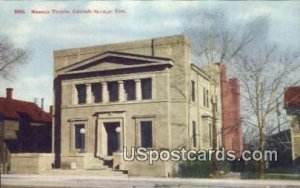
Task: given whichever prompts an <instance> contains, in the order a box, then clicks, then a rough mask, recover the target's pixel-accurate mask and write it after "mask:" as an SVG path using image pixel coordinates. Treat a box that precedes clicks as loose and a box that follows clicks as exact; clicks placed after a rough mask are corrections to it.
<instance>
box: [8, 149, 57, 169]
mask: <svg viewBox="0 0 300 188" xmlns="http://www.w3.org/2000/svg"><path fill="white" fill-rule="evenodd" d="M53 163H54V154H52V153H18V154H12V155H11V167H10V173H12V174H39V173H41V172H43V171H46V170H50V169H52V164H53Z"/></svg>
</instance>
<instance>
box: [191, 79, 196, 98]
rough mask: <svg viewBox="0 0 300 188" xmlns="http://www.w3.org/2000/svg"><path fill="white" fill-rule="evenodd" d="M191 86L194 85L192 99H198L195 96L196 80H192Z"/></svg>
mask: <svg viewBox="0 0 300 188" xmlns="http://www.w3.org/2000/svg"><path fill="white" fill-rule="evenodd" d="M191 85H192V86H191V87H192V101H195V99H196V96H195V81H194V80H192V81H191Z"/></svg>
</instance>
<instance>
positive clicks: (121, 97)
mask: <svg viewBox="0 0 300 188" xmlns="http://www.w3.org/2000/svg"><path fill="white" fill-rule="evenodd" d="M118 84H119V101H125V90H124V82H123V81H118Z"/></svg>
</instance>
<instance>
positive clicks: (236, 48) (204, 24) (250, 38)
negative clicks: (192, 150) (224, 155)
mask: <svg viewBox="0 0 300 188" xmlns="http://www.w3.org/2000/svg"><path fill="white" fill-rule="evenodd" d="M268 23H269V21H268V17H256V18H254V19H253V20H250V21H249V22H246V23H245V22H239V23H238V24H235V23H233V22H230V20H229V18H228V16H227V14H225V12H224V11H223V10H221V9H214V10H209V11H207V10H203V11H202V12H201V13H199V14H198V15H196V16H195V15H188V16H187V19H186V21H184V22H183V28H184V32H185V33H186V34H188V35H189V36H190V37H191V40H192V53H193V61H194V62H195V63H197V64H209V65H208V66H206V68H205V69H206V72H207V73H208V74H209V75H210V77H211V78H212V79H211V82H210V91H211V93H210V99H211V101H210V103H211V105H212V116H213V117H212V129H213V130H212V132H213V142H212V147H213V149H217V134H218V133H217V125H216V119H217V117H216V105H217V95H218V93H217V88H218V87H219V86H220V69H216V66H215V65H214V63H216V62H222V63H226V64H229V62H231V61H232V60H233V59H235V58H236V57H237V56H238V54H239V53H241V52H242V51H243V50H245V48H247V47H248V46H251V44H252V43H256V42H257V41H258V39H263V38H265V36H266V33H267V30H268V29H267V28H268ZM212 165H213V174H214V175H218V166H217V161H216V159H215V156H213V161H212Z"/></svg>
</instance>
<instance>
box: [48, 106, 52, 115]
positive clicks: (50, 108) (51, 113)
mask: <svg viewBox="0 0 300 188" xmlns="http://www.w3.org/2000/svg"><path fill="white" fill-rule="evenodd" d="M49 108H50V114H51V115H53V106H52V105H51V106H50V107H49Z"/></svg>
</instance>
